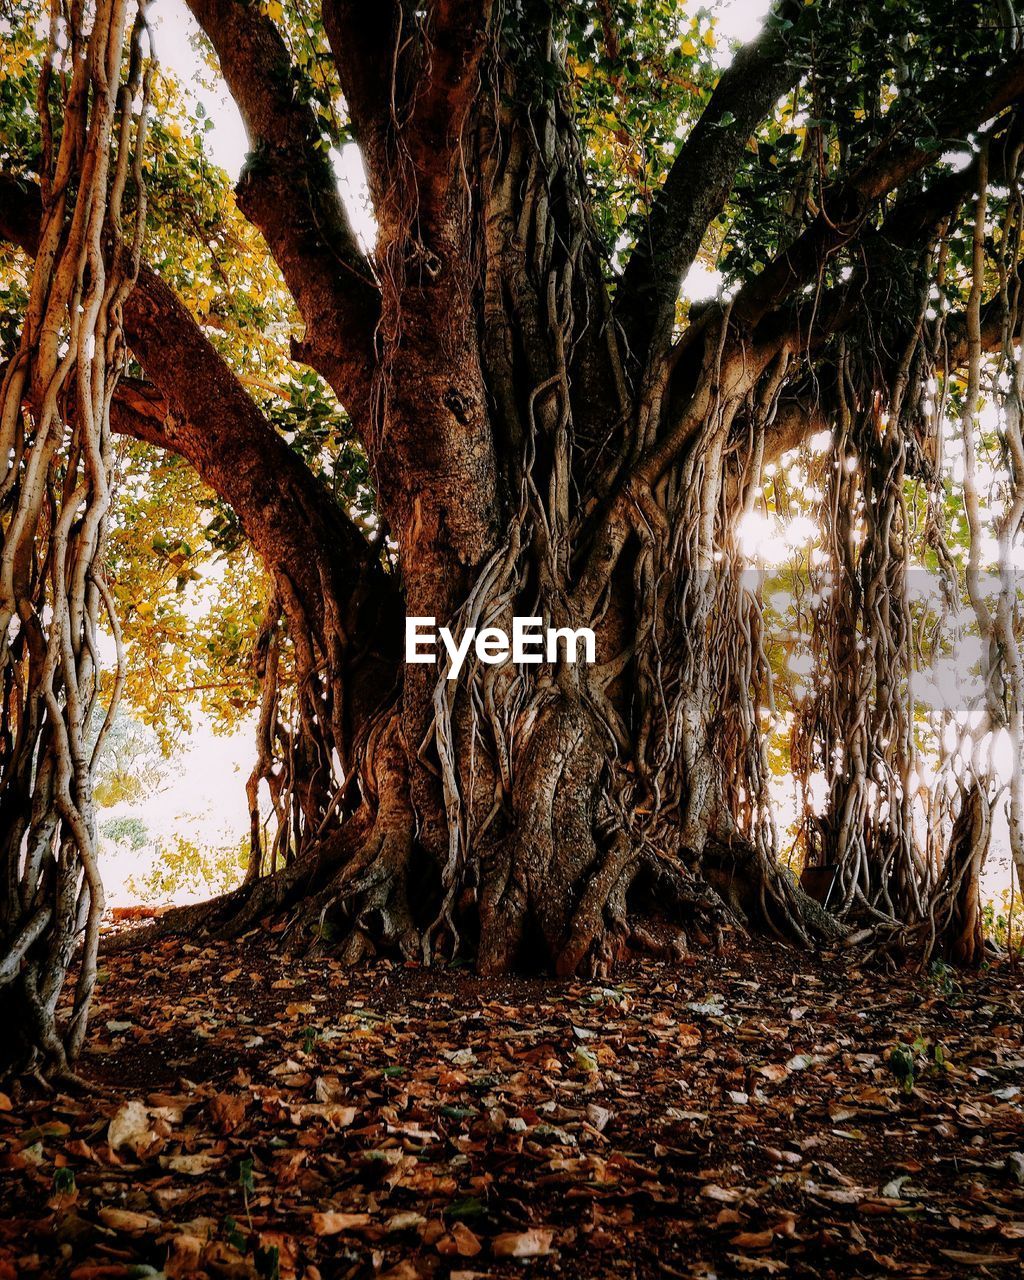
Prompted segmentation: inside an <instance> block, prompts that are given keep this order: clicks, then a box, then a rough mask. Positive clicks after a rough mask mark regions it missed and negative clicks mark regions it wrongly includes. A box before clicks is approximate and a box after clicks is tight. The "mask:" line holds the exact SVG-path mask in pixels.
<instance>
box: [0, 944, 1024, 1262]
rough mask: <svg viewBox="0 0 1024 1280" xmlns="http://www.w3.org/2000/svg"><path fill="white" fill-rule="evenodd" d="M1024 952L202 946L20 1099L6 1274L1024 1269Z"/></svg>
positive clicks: (103, 1012) (155, 961)
mask: <svg viewBox="0 0 1024 1280" xmlns="http://www.w3.org/2000/svg"><path fill="white" fill-rule="evenodd" d="M1022 991H1024V973H1022V971H1021V970H1020V969H1019V968H1018V969H1014V968H1013V967H1011V966H1008V965H1005V964H1004V965H999V966H993V967H991V968H988V969H986V970H984V971H982V972H981V973H980V974H977V975H972V976H965V975H963V974H955V973H952V972H949V971H947V970H944V969H942V968H941V967H940V968H938V969H936V970H934V971H932V972H930V973H927V974H919V973H914V972H912V971H908V972H903V973H899V974H896V975H890V976H885V975H881V974H879V973H877V972H870V973H868V972H864V971H861V970H859V969H857V968H855V967H851V966H850V965H849V964H839V963H838V962H834V961H832V962H830V961H828V960H818V959H815V958H811V957H806V956H799V955H793V954H792V953H786V952H784V951H782V950H781V949H780V948H771V947H762V948H757V949H751V948H750V947H749V946H747V945H745V944H744V945H743V946H740V945H737V944H735V943H730V944H729V946H728V947H727V950H726V951H725V953H724V954H723V955H718V956H715V955H708V956H703V957H701V956H698V957H695V958H694V959H693V960H692V962H691V963H688V964H684V965H681V966H676V967H666V966H664V965H660V964H654V963H650V964H648V963H637V964H636V965H635V966H633V967H631V968H629V969H628V970H626V971H624V972H623V973H621V974H620V975H619V976H617V977H616V979H615V980H614V981H612V982H609V983H602V982H574V983H571V984H566V983H556V982H553V981H542V980H532V981H531V980H521V981H506V982H494V981H483V980H479V979H477V978H475V977H473V976H472V975H471V974H470V973H468V972H467V971H466V970H464V969H449V970H447V971H438V970H433V971H423V970H419V969H415V968H402V967H399V966H394V965H388V964H386V963H379V964H377V965H375V966H373V967H371V968H367V969H362V970H357V971H354V972H353V971H349V970H345V969H343V968H341V967H340V966H339V965H338V964H336V963H335V962H333V961H331V960H329V959H307V960H303V961H296V960H294V959H290V958H288V959H285V958H282V957H280V956H279V955H278V954H277V952H276V950H275V948H274V946H273V939H272V938H267V937H253V938H250V939H249V940H247V941H246V942H244V943H243V944H241V945H237V944H236V945H234V946H203V947H198V946H192V945H188V944H187V943H183V942H181V941H163V942H160V943H154V944H152V945H151V947H150V948H149V949H144V950H142V951H141V952H136V953H129V954H125V955H118V956H111V957H109V958H108V959H106V960H105V961H104V975H103V985H102V988H101V991H100V993H99V997H98V1000H97V1002H96V1006H95V1009H94V1014H93V1023H92V1030H91V1032H90V1036H89V1042H88V1046H87V1050H86V1053H85V1055H84V1058H83V1060H82V1063H81V1067H82V1073H83V1075H84V1076H85V1077H87V1078H88V1079H89V1080H90V1081H93V1082H95V1083H96V1084H100V1085H103V1086H105V1087H106V1089H107V1090H108V1092H106V1093H103V1094H99V1093H97V1094H94V1095H89V1096H81V1095H74V1094H67V1093H62V1094H60V1095H58V1096H56V1097H50V1098H46V1097H43V1096H41V1095H40V1094H39V1093H36V1094H34V1095H25V1096H13V1097H5V1096H2V1095H0V1108H2V1109H0V1219H2V1221H0V1280H9V1278H11V1277H23V1276H24V1277H45V1278H46V1280H50V1278H51V1277H52V1278H54V1280H58V1278H63V1277H72V1278H73V1280H115V1278H119V1277H125V1278H127V1277H144V1276H151V1277H152V1276H160V1275H165V1276H167V1277H205V1276H209V1277H228V1278H235V1277H265V1278H266V1277H270V1278H272V1277H275V1276H279V1277H280V1278H281V1280H288V1278H290V1277H306V1278H307V1280H316V1277H318V1276H319V1277H323V1278H324V1280H328V1278H331V1280H333V1278H334V1277H352V1278H353V1280H361V1278H362V1277H373V1276H387V1277H390V1278H391V1280H413V1278H414V1277H433V1276H436V1277H439V1278H440V1280H445V1278H446V1277H454V1278H455V1280H466V1278H468V1277H471V1276H480V1277H482V1276H495V1277H499V1276H500V1277H504V1276H520V1277H530V1280H534V1278H536V1280H541V1278H542V1277H554V1276H560V1277H606V1276H607V1277H612V1276H614V1277H622V1278H623V1280H629V1278H631V1277H648V1276H651V1277H659V1276H667V1277H674V1276H685V1277H713V1276H735V1275H758V1274H767V1275H781V1276H813V1277H829V1276H858V1277H868V1276H887V1275H902V1276H927V1277H940V1276H943V1277H952V1276H956V1277H965V1276H996V1277H1005V1276H1016V1275H1019V1274H1020V1268H1021V1258H1022V1254H1024V1110H1022V1104H1024V1048H1022V1044H1021V1034H1022V1033H1021V1001H1022Z"/></svg>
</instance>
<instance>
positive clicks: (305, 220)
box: [188, 0, 380, 416]
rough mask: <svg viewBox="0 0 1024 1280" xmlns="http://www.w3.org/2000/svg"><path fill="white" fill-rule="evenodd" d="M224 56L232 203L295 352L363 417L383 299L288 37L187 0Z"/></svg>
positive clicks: (242, 9) (257, 17) (224, 6)
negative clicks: (237, 134) (296, 336)
mask: <svg viewBox="0 0 1024 1280" xmlns="http://www.w3.org/2000/svg"><path fill="white" fill-rule="evenodd" d="M188 5H189V8H190V9H191V10H192V12H193V14H194V15H195V17H196V19H197V21H198V22H199V23H200V25H201V26H202V28H203V30H204V31H205V32H206V34H207V35H208V36H209V38H210V40H211V41H212V43H213V46H214V49H215V50H216V52H217V57H218V59H219V60H220V67H221V71H222V73H223V75H224V79H225V80H226V81H227V85H228V88H229V90H230V91H231V96H232V97H233V98H234V100H235V102H236V103H237V104H238V109H239V111H240V112H241V114H242V120H243V121H244V123H245V129H246V133H247V134H248V138H249V147H250V152H251V154H250V156H249V158H248V160H247V162H246V165H245V168H244V169H243V170H242V174H241V176H240V178H239V181H238V187H237V197H238V205H239V208H240V209H241V210H242V212H243V213H244V214H245V216H246V217H247V218H248V219H249V220H250V221H251V222H252V223H253V224H254V225H255V226H257V227H258V228H259V230H260V231H261V232H262V233H263V236H264V238H265V239H266V241H267V244H268V246H269V248H270V251H271V253H272V254H273V256H274V259H275V260H276V262H277V264H278V265H279V266H280V268H281V271H282V273H283V275H284V278H285V281H286V282H287V284H288V288H289V289H290V290H291V293H292V296H293V297H294V298H295V302H296V305H297V306H298V308H299V312H300V314H301V315H302V318H303V320H304V321H305V325H306V336H305V340H304V341H303V342H302V343H300V344H298V345H297V347H296V353H295V354H296V356H297V358H298V359H301V360H302V361H304V362H305V363H307V364H310V365H311V366H312V367H313V368H315V369H316V370H318V372H320V373H321V374H322V375H323V376H324V378H326V380H327V381H328V382H329V383H330V385H331V386H332V387H333V389H334V391H335V392H336V393H337V395H338V397H339V398H340V399H341V401H342V403H343V404H344V405H345V406H346V408H347V409H348V410H349V412H350V413H351V414H352V415H353V416H362V415H364V414H365V412H366V410H367V407H368V404H369V397H370V380H371V376H372V371H373V365H374V357H373V334H374V329H375V327H376V324H377V318H378V315H379V309H380V299H379V293H378V290H377V286H376V284H375V282H374V279H373V275H372V272H371V270H370V266H369V264H368V262H367V261H366V258H365V256H364V255H363V253H362V251H361V250H360V248H359V245H358V242H357V240H356V237H355V234H354V232H353V230H352V227H351V224H350V222H349V218H348V214H347V213H346V211H345V207H344V205H343V203H342V201H341V197H340V196H339V194H338V185H337V180H336V178H335V175H334V171H333V168H332V166H331V161H330V158H329V156H328V154H327V152H326V151H325V150H324V149H323V147H322V145H321V134H320V130H319V128H318V126H317V122H316V117H315V115H314V113H313V111H312V109H311V108H310V107H309V106H308V105H307V104H305V103H303V102H301V101H300V100H299V98H298V97H297V95H296V79H295V72H294V68H293V67H292V62H291V58H290V57H289V54H288V49H287V47H286V46H285V43H284V40H283V39H282V38H281V35H280V33H279V32H278V30H277V27H276V26H275V25H274V23H273V22H272V21H271V19H270V18H268V17H266V16H264V15H262V14H261V13H260V12H258V10H257V9H255V8H253V7H251V6H247V5H242V4H239V3H237V2H236V0H188Z"/></svg>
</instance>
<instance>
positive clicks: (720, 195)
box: [615, 0, 806, 359]
mask: <svg viewBox="0 0 1024 1280" xmlns="http://www.w3.org/2000/svg"><path fill="white" fill-rule="evenodd" d="M805 8H806V6H804V5H803V4H801V3H799V0H779V2H778V3H777V4H776V5H775V6H774V7H773V10H772V13H771V15H770V16H769V18H768V21H767V23H766V25H765V29H764V31H763V32H762V33H761V35H760V36H759V37H758V38H757V39H756V40H754V41H752V42H751V43H750V44H748V45H745V46H744V47H743V48H742V49H741V50H740V51H739V52H738V53H737V54H736V57H735V58H734V60H733V62H732V64H731V65H730V67H729V68H728V70H726V71H725V72H724V73H723V74H722V76H721V78H720V79H719V81H718V84H717V85H716V87H715V91H714V93H713V94H712V95H711V100H710V102H709V103H708V105H707V107H706V109H705V110H704V112H703V114H702V115H701V118H700V119H699V120H698V121H697V124H696V125H695V126H694V128H693V131H692V132H691V133H690V135H689V137H688V138H687V139H686V142H685V143H684V144H683V145H682V147H681V148H680V150H679V152H678V153H677V155H676V158H675V160H674V161H673V163H672V167H671V169H670V170H669V172H668V176H667V177H666V179H665V182H664V185H663V186H662V188H661V190H660V191H659V192H658V195H657V197H656V199H655V201H654V206H653V208H652V210H651V216H650V221H649V223H648V226H647V229H646V232H645V233H644V235H642V236H641V237H640V239H639V240H638V241H637V243H636V246H635V248H634V249H633V252H632V254H631V255H630V258H629V261H628V262H627V264H626V269H625V272H624V273H623V276H622V280H621V282H620V284H619V288H618V293H617V296H616V308H615V309H616V314H617V317H618V319H619V321H620V323H621V324H622V326H623V328H624V330H625V333H626V337H627V339H628V341H629V344H630V346H631V348H632V350H633V353H634V355H636V356H637V357H638V358H639V359H642V358H643V356H644V354H645V353H646V351H647V348H648V346H649V345H650V342H651V339H652V337H653V335H654V334H655V332H656V331H657V329H658V327H659V326H662V327H664V328H666V329H667V328H668V327H669V326H670V325H671V323H672V319H673V315H674V312H675V304H676V299H677V297H678V295H679V287H680V284H681V282H682V279H683V276H684V275H685V274H686V272H687V271H688V270H689V268H690V267H691V266H692V265H693V261H694V259H695V258H696V256H697V251H698V250H699V249H700V245H701V241H702V240H703V239H704V234H705V232H706V231H707V229H708V226H709V225H710V223H711V222H712V220H713V219H714V218H715V217H717V215H718V214H719V213H720V212H721V211H722V208H723V207H724V205H725V201H726V199H727V198H728V195H729V192H730V190H731V189H732V184H733V179H734V177H735V174H736V169H737V166H738V165H739V163H740V160H741V159H742V157H743V152H744V150H745V148H746V145H747V142H748V140H749V138H750V136H751V134H752V133H753V132H754V130H755V129H756V128H757V126H758V125H759V124H760V123H761V121H762V120H764V118H765V117H766V116H767V115H768V114H769V112H770V111H771V110H772V108H773V107H774V106H775V103H776V102H777V101H778V100H779V98H780V97H781V95H782V94H783V93H785V91H786V90H787V89H788V88H790V87H791V86H792V85H793V84H794V83H795V81H796V80H797V79H798V78H799V76H800V74H801V66H800V64H799V63H798V61H796V60H795V59H794V58H793V57H792V51H793V46H794V44H795V42H796V41H795V36H796V34H797V33H798V31H799V28H798V27H794V26H793V25H792V23H793V19H794V18H795V17H796V16H797V15H798V14H800V13H801V11H804V10H805ZM787 24H789V25H787Z"/></svg>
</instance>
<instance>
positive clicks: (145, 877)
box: [126, 833, 249, 903]
mask: <svg viewBox="0 0 1024 1280" xmlns="http://www.w3.org/2000/svg"><path fill="white" fill-rule="evenodd" d="M155 852H156V856H155V858H154V860H153V863H152V865H151V866H150V868H149V869H148V870H147V871H146V872H144V873H143V874H141V875H139V876H137V877H136V876H132V877H130V878H129V880H128V881H127V885H126V887H127V888H128V890H129V892H130V893H131V894H132V895H133V896H134V897H135V898H136V899H137V900H138V901H139V902H142V903H161V902H167V901H171V900H180V899H181V898H182V897H187V896H193V897H195V896H207V897H209V896H212V895H213V894H217V893H226V892H227V891H228V890H230V889H235V888H237V887H238V885H239V883H240V882H241V879H242V875H243V873H244V871H245V867H246V863H247V861H248V857H249V841H248V838H245V839H243V840H240V841H239V842H238V843H237V844H232V845H221V846H218V847H213V848H207V847H202V846H200V845H198V844H196V843H195V842H194V841H192V840H189V839H188V838H187V837H185V836H183V835H181V834H180V833H179V834H177V835H175V836H173V837H172V838H171V839H170V840H163V839H161V840H158V841H157V844H156V851H155Z"/></svg>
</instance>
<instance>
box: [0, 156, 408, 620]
mask: <svg viewBox="0 0 1024 1280" xmlns="http://www.w3.org/2000/svg"><path fill="white" fill-rule="evenodd" d="M40 215H41V202H40V195H39V189H38V187H36V186H35V185H33V184H31V183H27V182H24V181H22V180H20V179H18V178H15V177H13V176H11V175H5V174H0V237H2V238H3V239H5V240H9V241H11V242H12V243H14V244H17V245H19V246H20V247H21V248H23V249H24V250H25V251H26V252H27V253H29V254H34V253H35V251H36V248H37V246H38V235H39V220H40ZM124 330H125V336H126V338H127V340H128V343H129V345H130V346H131V348H132V351H133V352H134V353H135V355H136V356H137V357H138V359H139V361H140V363H141V364H142V365H143V367H144V368H145V370H146V373H147V375H148V377H149V378H150V379H151V380H152V383H153V387H154V388H155V394H154V393H153V392H152V391H149V390H147V391H145V392H143V391H142V390H141V389H140V388H139V386H138V384H130V383H129V384H128V385H127V387H126V388H125V390H124V392H123V393H122V394H121V396H120V397H119V403H118V406H117V416H118V426H119V428H120V429H121V430H123V432H124V433H125V434H129V435H135V436H136V437H137V438H139V439H145V440H149V441H150V442H151V443H154V444H159V445H161V446H162V447H164V448H167V449H171V450H173V451H174V452H175V453H178V454H180V455H181V456H182V457H183V458H185V459H187V460H188V461H189V462H190V463H191V464H192V466H193V467H195V469H196V471H197V472H198V474H199V476H200V477H201V478H202V479H203V481H204V482H205V483H206V484H208V485H209V486H210V488H211V489H213V490H214V492H215V493H217V494H219V495H220V497H222V498H223V499H224V501H225V502H227V503H228V504H229V505H230V506H231V507H232V509H233V510H234V511H235V512H236V514H237V515H238V518H239V521H240V522H241V525H242V528H243V530H244V532H245V535H246V537H247V538H248V539H249V541H250V542H251V543H252V545H253V547H254V549H255V550H256V552H257V554H258V555H259V556H260V558H261V559H262V560H263V562H264V564H265V565H266V567H267V570H268V572H269V573H270V574H271V575H272V576H273V577H274V578H275V579H276V581H277V582H278V585H279V587H280V588H281V589H282V598H284V599H290V600H292V601H293V602H295V603H297V604H298V606H299V607H300V608H301V611H302V614H303V616H304V619H305V622H306V624H307V625H308V626H309V627H310V628H311V629H312V630H313V633H314V634H316V635H318V638H320V639H324V637H325V636H326V635H327V632H328V630H329V629H330V627H331V626H332V625H333V624H334V621H335V620H333V619H331V618H329V617H328V616H327V612H328V610H329V608H330V607H331V606H330V602H329V601H325V588H326V587H328V586H329V587H330V588H331V589H332V591H333V594H334V598H335V599H336V600H338V601H339V602H341V604H342V606H343V607H345V606H346V605H351V607H352V609H358V607H359V602H360V601H361V600H363V599H364V598H365V596H366V592H367V589H368V585H369V584H370V583H371V582H372V583H373V590H374V591H375V592H378V593H379V595H380V597H381V598H382V599H391V598H397V592H396V589H395V587H394V586H393V584H391V581H390V578H389V576H388V575H386V574H384V573H383V571H382V570H381V569H380V566H379V564H378V562H377V560H376V557H375V556H374V553H373V552H372V550H371V548H370V547H369V545H368V544H367V542H366V540H365V538H364V537H363V536H362V534H361V533H360V531H359V529H358V528H357V527H356V525H355V524H354V523H353V522H352V521H351V520H350V519H349V518H348V517H347V516H346V515H345V513H344V512H343V511H342V510H341V509H340V508H339V507H338V505H337V503H336V502H335V501H334V500H333V498H332V497H331V496H330V494H328V493H327V491H326V490H325V489H324V488H323V486H322V485H321V484H320V482H319V481H318V480H317V479H316V477H315V476H314V475H313V474H312V472H311V471H310V470H309V469H308V468H307V467H306V465H305V464H304V463H303V462H302V460H301V459H300V458H299V457H298V456H297V455H296V454H295V453H294V452H293V451H292V450H291V449H290V448H289V447H288V445H287V444H286V443H285V442H284V440H282V439H281V437H280V436H279V435H278V433H277V432H276V431H275V430H274V429H273V427H272V426H271V425H270V424H269V423H268V422H267V420H266V419H265V418H264V416H263V414H262V413H261V412H260V410H259V408H258V407H257V406H256V404H255V403H254V402H253V400H252V398H251V397H250V396H249V395H248V393H247V392H246V390H245V388H244V387H243V386H242V384H241V383H240V382H239V380H238V378H237V377H236V376H235V374H234V373H233V372H232V371H231V369H229V368H228V366H227V364H226V363H225V362H224V360H223V358H222V357H221V356H220V354H219V353H218V352H217V350H216V349H215V348H214V347H213V345H212V344H211V343H210V341H209V340H208V339H207V337H206V335H205V334H204V333H203V332H202V330H201V329H200V328H199V326H198V325H197V324H196V322H195V320H194V319H193V318H192V316H191V315H190V314H189V312H188V311H187V309H186V308H185V306H184V305H183V304H182V302H181V301H180V299H179V298H178V297H177V296H176V295H175V293H174V292H173V290H171V289H170V288H169V287H168V286H167V285H166V284H165V283H164V282H163V280H161V279H160V277H159V276H158V275H157V274H156V273H155V272H154V271H152V270H151V269H150V268H149V267H147V266H143V267H142V268H141V269H140V271H139V277H138V282H137V284H136V286H135V288H134V289H133V290H132V292H131V293H130V294H129V295H128V298H127V299H126V300H125V304H124ZM346 621H347V622H348V623H349V625H350V626H352V627H353V628H354V625H355V620H354V617H352V618H349V619H347V620H346Z"/></svg>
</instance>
